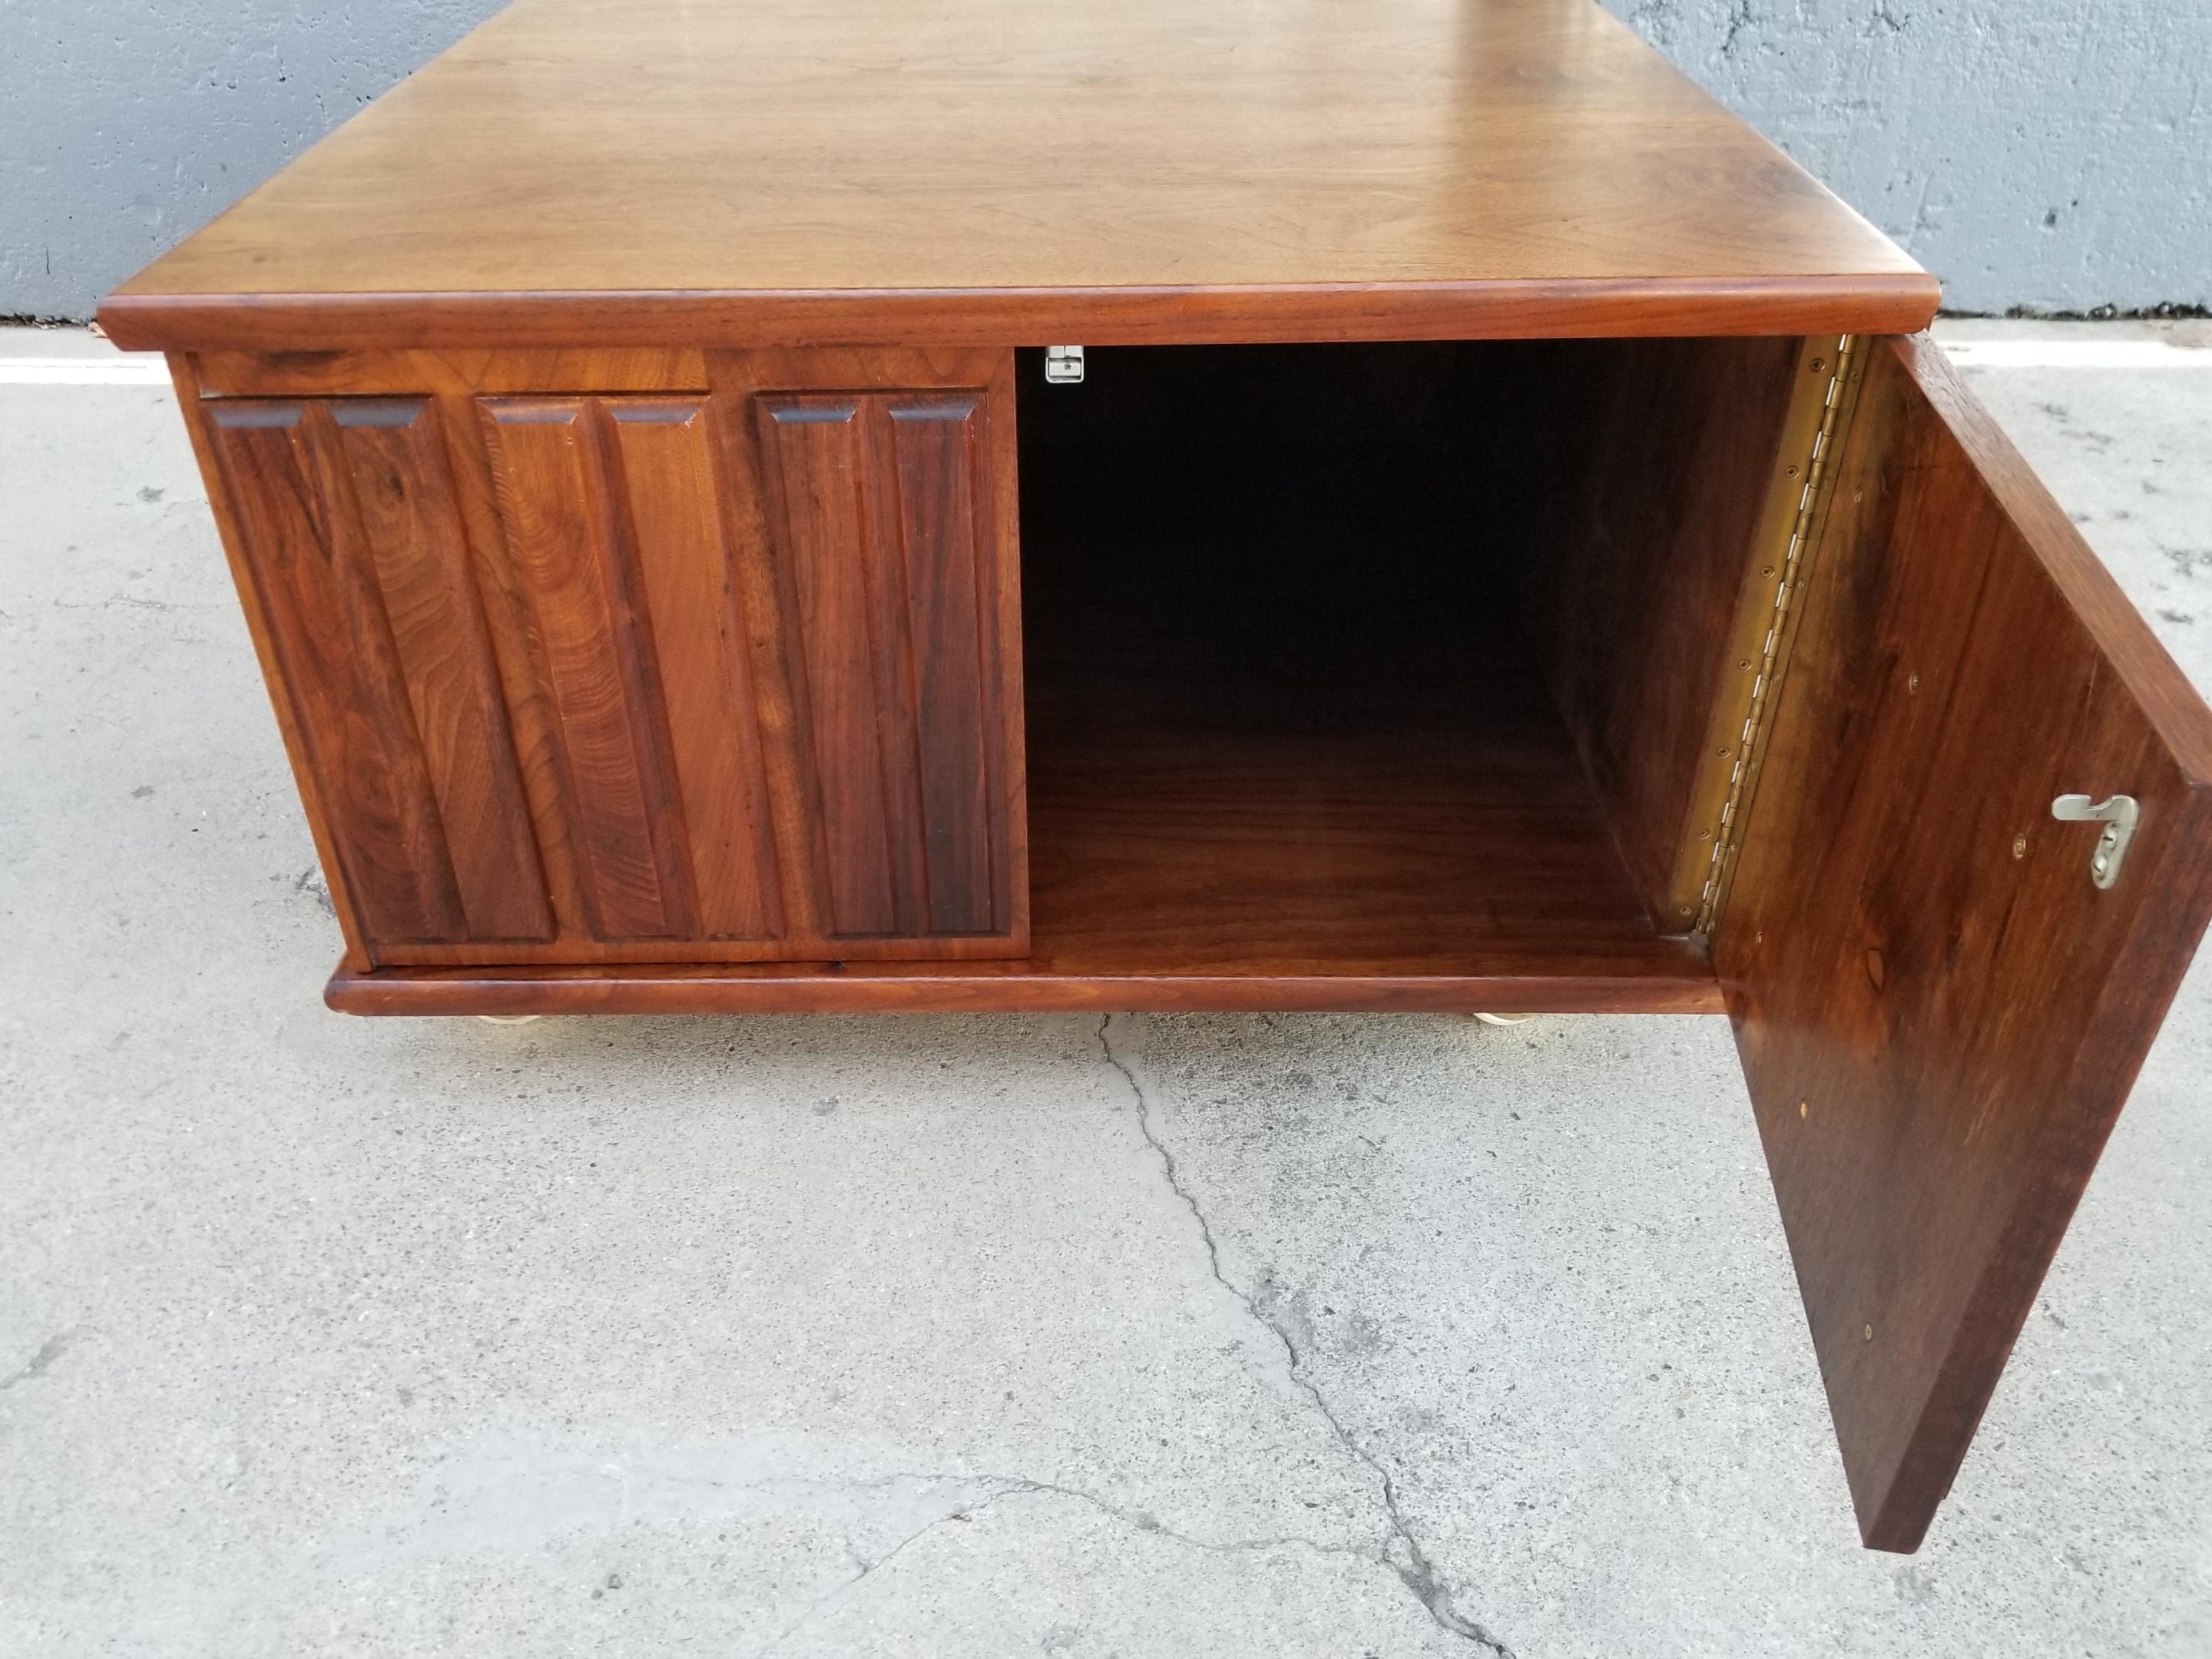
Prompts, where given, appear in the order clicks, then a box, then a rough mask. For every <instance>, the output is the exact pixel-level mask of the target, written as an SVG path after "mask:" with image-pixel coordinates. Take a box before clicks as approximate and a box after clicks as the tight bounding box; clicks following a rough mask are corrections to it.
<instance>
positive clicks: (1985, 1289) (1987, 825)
mask: <svg viewBox="0 0 2212 1659" xmlns="http://www.w3.org/2000/svg"><path fill="white" fill-rule="evenodd" d="M1862 349H1863V350H1864V351H1865V352H1866V353H1867V354H1868V358H1867V362H1866V368H1865V369H1864V377H1863V384H1862V386H1861V390H1860V392H1859V396H1858V400H1857V410H1856V414H1855V416H1853V418H1852V419H1851V420H1850V424H1849V427H1848V429H1847V431H1846V434H1845V435H1844V440H1843V445H1842V447H1841V449H1840V451H1839V452H1838V454H1837V455H1836V458H1835V461H1834V465H1835V468H1836V471H1835V475H1834V477H1833V480H1832V486H1831V488H1830V489H1829V491H1828V494H1827V501H1828V502H1829V507H1828V509H1827V521H1826V528H1825V531H1824V532H1823V533H1822V535H1821V538H1820V543H1819V545H1818V547H1817V549H1816V551H1815V554H1814V568H1813V569H1812V571H1811V573H1810V574H1809V577H1808V587H1807V590H1806V592H1805V595H1804V599H1803V602H1802V622H1801V623H1800V624H1799V631H1798V636H1797V640H1796V647H1795V649H1794V651H1793V653H1792V654H1791V657H1790V665H1789V667H1788V669H1787V673H1786V678H1785V679H1784V681H1783V683H1782V684H1781V685H1780V686H1779V688H1778V691H1777V694H1776V695H1777V699H1778V701H1777V706H1776V708H1775V712H1774V715H1773V722H1772V730H1771V738H1770V739H1769V741H1768V745H1767V748H1766V750H1765V759H1764V763H1763V769H1762V772H1761V775H1760V776H1759V780H1758V781H1757V784H1756V793H1755V794H1754V796H1753V800H1752V804H1751V807H1750V810H1749V813H1748V817H1747V828H1746V832H1745V837H1744V841H1743V844H1742V847H1741V853H1740V854H1739V857H1738V860H1737V863H1736V866H1735V875H1734V879H1733V883H1732V884H1731V887H1730V889H1729V895H1728V898H1727V903H1726V908H1725V911H1724V913H1723V917H1722V920H1721V923H1720V926H1719V929H1718V933H1717V939H1716V957H1717V964H1718V967H1719V970H1720V974H1721V976H1722V980H1723V985H1724V987H1725V989H1726V992H1727V996H1728V1002H1729V1013H1730V1016H1731V1018H1733V1020H1734V1022H1735V1032H1736V1041H1737V1045H1738V1047H1739V1048H1740V1050H1741V1054H1742V1057H1743V1064H1744V1069H1745V1073H1746V1075H1747V1078H1748V1079H1749V1083H1750V1088H1751V1095H1752V1100H1753V1106H1754V1108H1755V1109H1756V1111H1757V1115H1758V1119H1759V1133H1760V1136H1761V1138H1762V1139H1763V1140H1764V1142H1765V1150H1766V1156H1767V1161H1768V1164H1769V1166H1770V1169H1771V1172H1772V1176H1773V1181H1774V1188H1775V1194H1776V1196H1777V1198H1778V1200H1779V1203H1780V1206H1781V1211H1782V1218H1783V1222H1784V1227H1785V1229H1786V1231H1787V1232H1788V1235H1789V1240H1790V1252H1791V1255H1792V1256H1793V1258H1794V1260H1795V1261H1796V1270H1797V1277H1798V1283H1799V1286H1800V1289H1801V1290H1802V1292H1803V1296H1804V1299H1805V1306H1806V1310H1807V1313H1808V1316H1809V1318H1810V1321H1811V1324H1812V1333H1813V1340H1814V1346H1815V1347H1816V1349H1817V1350H1818V1352H1819V1355H1820V1370H1821V1375H1822V1377H1823V1380H1824V1381H1825V1383H1826V1389H1827V1394H1828V1401H1829V1406H1830V1409H1831V1411H1832V1414H1833V1417H1834V1420H1835V1426H1836V1432H1837V1436H1838V1440H1839V1441H1840V1443H1841V1445H1842V1449H1843V1455H1844V1468H1845V1471H1846V1473H1847V1474H1848V1477H1849V1480H1850V1489H1851V1495H1852V1498H1853V1501H1854V1503H1855V1504H1856V1506H1857V1510H1858V1516H1859V1522H1860V1528H1861V1531H1862V1533H1863V1535H1864V1537H1865V1540H1866V1541H1867V1543H1868V1544H1869V1545H1870V1546H1873V1547H1877V1548H1882V1549H1894V1550H1911V1549H1913V1548H1916V1547H1917V1546H1918V1544H1919V1542H1920V1541H1921V1538H1922V1536H1923V1534H1924V1533H1925V1531H1926V1529H1927V1527H1928V1524H1929V1519H1930V1517H1931V1516H1932V1515H1933V1513H1934V1511H1935V1509H1936V1505H1937V1504H1939V1503H1941V1502H1942V1498H1943V1496H1944V1494H1945V1493H1946V1492H1948V1490H1949V1488H1950V1485H1951V1481H1952V1478H1953V1476H1954V1474H1955V1473H1956V1472H1957V1470H1958V1468H1959V1464H1960V1460H1961V1459H1962V1458H1963V1457H1964V1455H1965V1454H1966V1445H1967V1443H1968V1441H1969V1440H1970V1439H1971V1438H1972V1435H1973V1432H1974V1429H1975V1425H1977V1423H1978V1421H1979V1419H1980V1417H1981V1413H1982V1410H1983V1408H1984V1406H1985V1405H1986V1404H1987V1402H1988V1401H1989V1398H1990V1393H1991V1391H1992V1390H1993V1389H1994V1388H1995V1387H1996V1380H1997V1376H1998V1374H1999V1372H2000V1371H2001V1370H2002V1368H2003V1365H2004V1363H2005V1359H2006V1357H2007V1356H2008V1353H2009V1352H2010V1351H2011V1348H2012V1345H2013V1342H2014V1340H2015V1337H2016V1336H2017V1335H2018V1334H2019V1332H2020V1329H2021V1324H2022V1322H2024V1321H2025V1320H2026V1318H2027V1314H2028V1312H2029V1310H2030V1308H2031V1306H2032V1304H2033V1298H2034V1296H2035V1292H2036V1289H2037V1286H2038V1285H2039V1284H2040V1283H2041V1281H2042V1279H2043V1274H2044V1271H2045V1268H2046V1267H2048V1266H2049V1264H2050V1261H2051V1255H2052V1254H2053V1252H2054V1251H2055V1250H2056V1249H2057V1244H2058V1240H2059V1237H2060V1235H2061V1234H2062V1233H2063V1231H2064V1230H2065V1226H2066V1223H2067V1220H2068V1218H2069V1217H2070V1216H2071V1214H2072V1213H2073V1210H2074V1206H2075V1202H2076V1201H2077V1200H2079V1198H2080V1196H2081V1190H2082V1188H2083V1186H2084V1185H2085V1183H2086V1182H2087V1180H2088V1177H2089V1173H2090V1170H2091V1169H2092V1168H2093V1165H2094V1164H2095V1162H2096V1158H2097V1155H2098V1152H2099V1151H2100V1148H2101V1146H2103V1144H2104V1140H2105V1138H2106V1134H2107V1133H2109V1132H2110V1130H2111V1128H2112V1123H2113V1120H2114V1119H2115V1117H2116V1116H2117V1115H2118V1112H2119V1109H2120V1106H2121V1103H2122V1102H2123V1101H2124V1098H2125V1097H2126V1095H2127V1092H2128V1090H2129V1088H2130V1085H2131V1084H2132V1083H2133V1081H2134V1079H2135V1075H2136V1071H2137V1069H2138V1067H2139V1066H2141V1064H2142V1059H2143V1055H2144V1053H2145V1051H2146V1050H2147V1049H2148V1047H2149V1044H2150V1042H2151V1040H2152V1038H2153V1036H2154V1035H2155V1034H2156V1032H2157V1030H2158V1027H2159V1022H2160V1018H2162V1017H2163V1015H2164V1013H2165V1011H2166V1006H2167V1004H2168V1002H2169V1001H2170V1000H2172V996H2173V994H2174V991H2175V988H2176V987H2177V986H2178V985H2179V981H2180V980H2181V977H2182V974H2183V972H2184V970H2185V969H2186V967H2187V966H2188V964H2189V962H2190V959H2191V956H2192V955H2193V953H2194V951H2195V949H2196V946H2197V940H2198V939H2199V938H2200V936H2201V935H2202V934H2203V930H2204V926H2205V921H2206V918H2207V915H2208V914H2212V787H2208V783H2207V780H2208V779H2212V714H2208V713H2207V711H2206V709H2205V708H2204V706H2203V703H2202V702H2200V701H2199V700H2198V698H2197V696H2196V695H2195V693H2194V692H2193V691H2192V690H2191V688H2190V686H2189V685H2188V684H2187V682H2186V681H2185V679H2184V678H2183V677H2182V675H2181V673H2180V671H2179V670H2178V669H2177V668H2176V667H2175V666H2174V665H2173V664H2172V661H2171V660H2170V659H2168V658H2167V657H2166V654H2165V653H2164V652H2163V651H2162V650H2161V649H2160V647H2159V646H2158V644H2157V643H2156V641H2154V639H2153V637H2152V635H2151V634H2150V632H2149V630H2148V629H2147V628H2146V627H2145V626H2144V624H2143V623H2142V620H2141V618H2140V617H2138V616H2137V615H2136V612H2135V611H2134V610H2133V609H2132V608H2131V607H2130V605H2129V603H2128V601H2127V599H2125V597H2124V595H2122V594H2121V592H2119V590H2118V587H2117V586H2116V585H2115V584H2114V583H2113V582H2112V580H2111V578H2110V577H2109V576H2108V575H2107V574H2106V573H2105V571H2104V569H2103V568H2102V567H2101V566H2100V564H2099V563H2098V562H2097V561H2096V558H2095V557H2094V556H2093V554H2092V553H2091V552H2090V551H2089V550H2088V548H2087V546H2086V545H2085V544H2083V543H2082V541H2081V538H2080V537H2079V535H2078V534H2076V532H2075V530H2074V528H2073V526H2071V525H2070V524H2069V522H2068V521H2067V519H2066V516H2065V514H2064V513H2063V512H2061V511H2060V510H2059V508H2058V507H2057V504H2056V503H2055V502H2053V501H2051V498H2050V496H2049V495H2048V494H2047V493H2046V492H2045V490H2044V489H2042V487H2041V486H2040V485H2039V483H2037V482H2036V481H2035V479H2034V478H2033V476H2031V475H2030V474H2029V472H2028V471H2027V468H2026V466H2025V465H2024V464H2023V463H2022V462H2021V459H2020V457H2019V456H2018V454H2017V453H2015V451H2014V450H2013V449H2012V447H2011V446H2010V445H2009V444H2008V442H2007V441H2005V439H2004V438H2003V436H2002V435H2001V434H2000V433H1999V432H1998V430H1997V429H1996V426H1995V424H1994V423H1993V422H1991V420H1990V417H1989V416H1988V415H1987V414H1986V413H1985V412H1984V410H1982V409H1981V408H1980V407H1979V405H1978V404H1977V403H1976V402H1975V401H1974V399H1973V398H1972V395H1971V393H1969V392H1967V391H1966V388H1965V387H1964V386H1963V385H1962V384H1961V383H1960V381H1959V380H1958V379H1957V378H1956V377H1955V376H1954V374H1953V373H1952V372H1951V370H1950V369H1949V368H1948V367H1947V366H1946V365H1945V363H1944V362H1943V361H1942V356H1941V354H1940V353H1939V352H1938V350H1937V349H1936V347H1935V346H1934V345H1933V344H1932V343H1929V342H1927V341H1925V340H1924V339H1923V340H1875V341H1870V342H1867V343H1863V347H1862ZM2066 794H2086V795H2088V796H2091V797H2093V798H2094V799H2098V800H2103V799H2106V797H2110V796H2114V795H2127V796H2130V797H2132V798H2133V799H2135V800H2136V803H2138V807H2139V815H2140V816H2139V820H2138V822H2137V823H2136V827H2135V830H2134V835H2133V838H2132V840H2131V842H2130V843H2129V845H2128V846H2127V848H2126V849H2125V853H2124V860H2123V861H2122V862H2121V864H2120V866H2119V868H2118V873H2117V877H2116V878H2113V879H2112V880H2110V882H2109V884H2105V885H2100V884H2099V883H2098V881H2097V880H2096V879H2095V878H2094V872H2093V867H2092V860H2093V856H2094V855H2095V853H2096V850H2097V848H2098V843H2099V842H2100V835H2101V828H2102V826H2100V824H2098V823H2078V822H2061V821H2058V820H2057V819H2055V818H2054V817H2053V814H2052V802H2053V800H2054V799H2056V798H2057V797H2058V796H2061V795H2066Z"/></svg>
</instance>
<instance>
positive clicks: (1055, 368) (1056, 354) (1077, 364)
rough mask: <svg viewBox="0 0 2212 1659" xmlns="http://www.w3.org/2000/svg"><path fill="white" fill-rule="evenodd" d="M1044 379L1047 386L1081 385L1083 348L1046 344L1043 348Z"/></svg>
mask: <svg viewBox="0 0 2212 1659" xmlns="http://www.w3.org/2000/svg"><path fill="white" fill-rule="evenodd" d="M1044 379H1045V384H1046V385H1047V386H1081V385H1082V384H1083V348H1082V347H1081V346H1047V347H1046V348H1045V349H1044Z"/></svg>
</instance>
